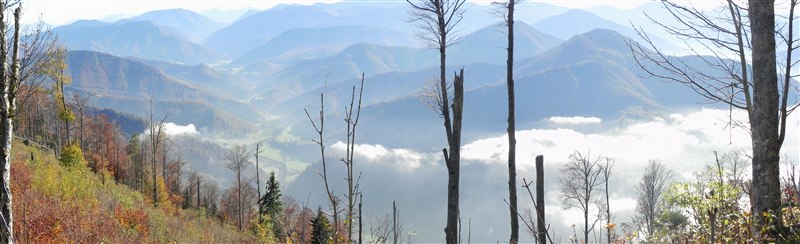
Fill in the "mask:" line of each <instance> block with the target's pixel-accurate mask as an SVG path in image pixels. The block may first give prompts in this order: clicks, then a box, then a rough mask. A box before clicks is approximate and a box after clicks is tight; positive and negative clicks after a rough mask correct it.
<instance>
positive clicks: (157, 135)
mask: <svg viewBox="0 0 800 244" xmlns="http://www.w3.org/2000/svg"><path fill="white" fill-rule="evenodd" d="M153 106H154V105H153V100H150V123H148V126H149V127H150V128H149V129H150V135H149V136H150V146H151V149H152V151H151V154H152V155H151V157H150V160H151V161H150V163H151V165H152V169H153V172H152V173H153V206H154V207H158V184H157V182H158V169H157V168H156V165H157V163H156V158H157V155H158V149H159V148H160V147H159V145H160V144H161V139H162V138H163V134H164V122H165V121H166V120H167V117H169V115H168V114H167V115H164V117H162V118H161V120H160V121H156V120H154V117H153V116H154V113H153ZM165 180H166V179H165Z"/></svg>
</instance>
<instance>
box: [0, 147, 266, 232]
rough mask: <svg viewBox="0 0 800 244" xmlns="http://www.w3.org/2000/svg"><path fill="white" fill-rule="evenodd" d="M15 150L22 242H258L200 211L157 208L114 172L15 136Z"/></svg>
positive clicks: (16, 216) (15, 186)
mask: <svg viewBox="0 0 800 244" xmlns="http://www.w3.org/2000/svg"><path fill="white" fill-rule="evenodd" d="M13 152H14V156H13V160H12V193H13V201H14V202H13V204H14V205H13V207H14V209H13V210H14V231H15V234H16V239H17V241H19V242H21V243H27V242H33V243H66V242H77V243H98V242H106V243H108V242H111V243H130V242H135V243H142V242H146V243H151V242H160V243H164V242H179V243H186V242H190V243H201V242H205V243H223V242H224V243H230V242H255V240H254V239H252V236H251V235H249V234H245V233H238V232H236V231H235V230H234V228H233V227H232V226H228V225H226V226H223V225H222V224H220V223H219V222H218V221H217V220H215V219H212V218H208V217H205V214H203V213H202V212H201V211H196V210H182V209H180V208H175V207H169V206H166V207H159V208H154V207H153V206H152V203H150V202H149V200H146V199H145V198H144V197H143V196H142V195H141V194H140V193H139V192H137V191H135V190H133V189H131V188H129V187H128V186H126V185H123V184H117V183H115V182H114V180H113V179H112V177H111V176H110V175H108V174H95V173H93V172H91V170H89V169H88V168H72V169H68V168H65V167H62V166H61V165H60V164H59V162H58V160H57V159H56V158H55V157H53V156H52V153H49V152H46V151H43V150H41V149H39V148H36V147H33V146H27V145H24V144H23V143H21V142H18V141H15V143H14V146H13ZM31 158H33V160H31Z"/></svg>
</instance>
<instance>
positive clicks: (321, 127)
mask: <svg viewBox="0 0 800 244" xmlns="http://www.w3.org/2000/svg"><path fill="white" fill-rule="evenodd" d="M303 111H305V112H306V117H308V121H310V122H311V126H312V127H314V130H315V131H316V132H317V135H319V139H312V141H314V143H316V144H317V145H319V152H320V156H321V159H322V173H320V174H319V175H320V177H322V182H323V183H324V184H325V193H327V194H328V201H330V203H331V208H332V209H333V214H332V215H333V223H334V224H333V236H339V199H338V198H337V197H336V195H335V194H334V192H333V191H332V190H331V188H330V186H329V184H328V164H327V163H326V160H325V141H324V140H323V139H324V132H325V94H324V93H320V94H319V124H317V123H316V122H314V119H312V118H311V115H310V114H309V113H308V109H303Z"/></svg>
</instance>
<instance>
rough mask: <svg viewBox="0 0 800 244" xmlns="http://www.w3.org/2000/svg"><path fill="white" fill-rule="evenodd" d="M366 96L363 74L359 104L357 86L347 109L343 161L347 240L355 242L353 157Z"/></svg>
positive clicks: (356, 187) (355, 182) (356, 192)
mask: <svg viewBox="0 0 800 244" xmlns="http://www.w3.org/2000/svg"><path fill="white" fill-rule="evenodd" d="M363 94H364V74H363V73H362V74H361V86H360V88H359V90H358V104H357V105H355V106H354V103H355V98H356V86H353V92H352V93H351V96H350V106H349V107H345V108H344V110H345V118H344V122H345V123H346V124H347V143H346V144H347V145H346V149H345V158H342V159H341V161H342V162H343V163H344V164H345V166H346V167H347V177H346V178H345V180H346V181H347V195H346V197H347V220H346V222H345V223H346V225H347V240H348V241H350V242H352V241H353V221H354V219H353V208H354V207H355V203H356V201H357V198H358V194H359V191H358V181H359V179H360V178H361V177H359V179H355V178H354V176H353V156H354V153H355V145H356V126H358V119H359V118H360V117H361V98H362V96H363ZM353 108H355V109H356V110H355V117H353Z"/></svg>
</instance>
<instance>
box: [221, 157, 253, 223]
mask: <svg viewBox="0 0 800 244" xmlns="http://www.w3.org/2000/svg"><path fill="white" fill-rule="evenodd" d="M249 155H250V154H249V153H248V152H247V147H245V146H243V145H234V146H233V147H232V148H231V149H230V151H228V153H226V154H225V161H227V164H226V165H225V167H227V168H228V169H230V170H231V171H233V174H234V175H236V193H237V194H236V198H237V200H236V208H237V211H236V212H237V214H236V215H237V226H238V227H239V231H242V226H243V224H244V220H243V217H244V216H243V213H244V212H243V210H244V204H243V202H242V193H243V189H244V187H245V186H247V185H248V182H246V181H247V179H244V178H245V177H244V174H245V172H246V171H247V166H248V165H249V163H250V161H249V160H247V158H248V157H249Z"/></svg>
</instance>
